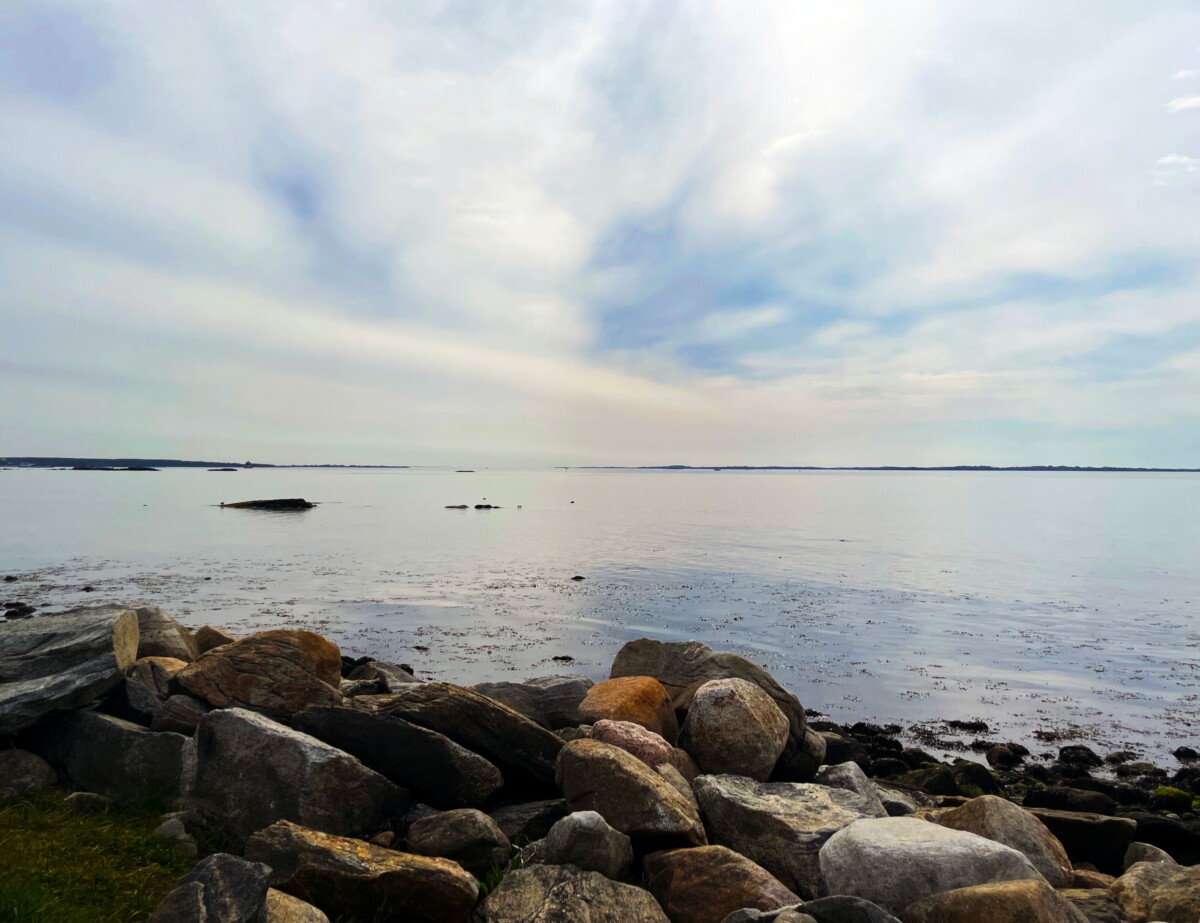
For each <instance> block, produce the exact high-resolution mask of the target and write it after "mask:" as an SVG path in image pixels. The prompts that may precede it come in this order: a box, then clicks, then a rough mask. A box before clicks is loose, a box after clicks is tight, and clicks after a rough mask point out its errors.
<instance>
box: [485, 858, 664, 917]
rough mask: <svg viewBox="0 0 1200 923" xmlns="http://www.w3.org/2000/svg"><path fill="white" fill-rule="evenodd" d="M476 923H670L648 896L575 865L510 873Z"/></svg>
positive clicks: (644, 892)
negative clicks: (543, 922) (569, 922)
mask: <svg viewBox="0 0 1200 923" xmlns="http://www.w3.org/2000/svg"><path fill="white" fill-rule="evenodd" d="M472 919H473V921H474V923H542V921H545V923H559V921H562V923H567V921H572V923H574V921H579V923H670V921H669V920H668V919H667V916H666V915H665V914H664V913H663V912H662V910H661V909H660V908H659V906H658V902H657V901H655V900H654V898H653V897H652V896H651V895H650V893H649V892H648V891H643V890H642V889H641V888H635V887H634V886H633V885H627V884H620V883H618V882H615V881H611V880H609V879H608V878H605V877H604V876H603V875H601V874H599V873H598V872H584V871H581V870H580V869H577V868H574V867H573V866H570V865H540V864H538V865H529V866H526V867H525V868H521V869H517V870H516V871H513V872H509V873H508V874H507V875H505V876H504V880H503V881H501V882H500V886H499V887H498V888H496V890H495V891H493V892H492V893H491V894H489V895H488V896H487V898H486V899H485V900H484V901H483V902H482V903H481V904H480V905H479V909H478V910H477V911H476V912H475V916H474V917H473V918H472Z"/></svg>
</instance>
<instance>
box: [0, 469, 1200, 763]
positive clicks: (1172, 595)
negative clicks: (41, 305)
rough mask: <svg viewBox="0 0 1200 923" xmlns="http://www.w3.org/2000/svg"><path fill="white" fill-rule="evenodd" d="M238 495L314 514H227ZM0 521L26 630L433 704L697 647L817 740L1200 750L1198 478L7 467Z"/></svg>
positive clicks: (0, 490)
mask: <svg viewBox="0 0 1200 923" xmlns="http://www.w3.org/2000/svg"><path fill="white" fill-rule="evenodd" d="M257 497H305V498H306V499H308V500H311V501H315V502H317V504H318V505H317V507H316V508H314V509H312V510H307V511H303V512H298V513H260V512H256V511H246V510H233V509H221V508H220V506H219V504H220V503H221V502H234V501H239V500H247V499H252V498H257ZM480 502H488V503H494V504H498V505H500V506H502V507H503V508H502V509H498V510H483V511H476V510H475V509H473V506H474V504H476V503H480ZM457 504H468V505H469V506H470V507H472V508H469V509H466V510H447V509H444V507H445V506H447V505H457ZM0 510H2V511H3V516H2V519H3V522H4V528H3V530H0V569H2V570H3V571H4V572H5V573H7V574H12V575H15V576H17V577H18V578H19V579H18V580H17V581H14V582H12V583H8V584H4V585H3V593H2V594H0V595H2V596H3V599H4V600H5V601H21V602H26V603H28V604H31V605H33V606H35V607H37V609H38V610H45V609H53V608H58V607H65V606H70V605H76V604H81V603H84V602H87V601H89V600H92V599H105V600H109V599H122V598H140V599H145V600H147V601H149V602H151V603H153V604H155V605H159V606H162V607H163V608H165V609H166V610H168V611H170V612H172V613H173V614H176V615H178V616H179V617H180V618H182V619H183V620H184V621H186V622H188V623H195V624H203V623H208V624H213V625H220V626H226V627H228V628H229V629H230V630H231V631H233V632H234V633H236V634H239V635H243V634H246V633H249V632H252V631H258V630H263V629H267V628H275V627H298V628H309V629H312V630H315V631H318V632H320V633H321V634H323V635H325V636H327V637H330V638H331V639H333V640H335V641H336V642H337V643H338V644H339V646H341V648H342V649H343V651H344V652H345V653H347V654H351V655H354V654H366V653H370V654H372V655H375V656H380V657H386V658H388V659H392V660H396V661H401V662H405V663H409V664H411V665H412V666H413V668H414V669H415V670H416V672H417V673H418V675H420V676H424V677H430V678H446V679H451V680H452V681H455V682H481V681H487V680H502V679H520V678H524V677H527V676H532V675H538V674H545V673H552V672H558V671H559V670H560V668H561V667H562V661H561V660H560V661H555V659H554V658H556V657H558V658H567V657H569V658H573V660H574V663H573V664H572V665H571V666H570V668H569V669H570V672H574V673H582V674H584V675H588V676H590V677H592V678H593V679H601V678H603V677H604V676H606V675H607V670H608V666H609V664H610V663H611V661H612V658H613V655H614V653H615V652H616V650H617V649H618V648H619V647H620V645H621V644H623V643H624V642H626V641H628V640H631V639H634V638H637V637H643V636H645V637H653V638H660V639H664V640H670V639H687V638H695V639H698V640H701V641H704V642H705V643H707V644H709V645H710V646H712V647H713V648H715V649H720V650H730V651H736V652H738V653H741V654H743V655H745V656H747V657H748V658H750V659H751V660H753V661H754V662H755V663H759V664H762V665H763V666H765V667H766V668H767V669H769V670H770V671H771V673H772V674H773V675H775V676H776V677H777V678H778V679H779V680H780V681H781V682H782V683H784V684H785V685H786V686H787V687H788V688H789V689H791V690H793V691H794V692H795V693H796V694H797V695H798V696H799V697H800V699H801V701H803V702H804V704H805V706H806V707H808V708H810V709H813V710H816V711H821V712H823V713H825V714H828V715H829V716H830V717H831V718H833V719H834V720H838V721H855V720H873V721H877V722H884V723H886V722H893V721H894V722H898V723H901V724H903V725H905V726H908V725H912V724H914V723H929V724H930V726H931V727H933V728H934V730H935V733H936V734H937V735H938V736H939V738H941V739H945V740H949V739H952V738H954V736H955V735H953V734H951V733H949V731H948V729H946V728H944V727H942V726H941V725H940V724H939V723H938V722H940V721H941V720H942V719H962V718H978V719H982V720H983V721H984V722H986V723H987V725H988V727H989V732H988V736H991V737H993V738H997V739H1006V740H1023V741H1027V742H1031V743H1032V742H1035V741H1036V740H1037V736H1036V735H1038V734H1039V733H1041V734H1042V735H1045V734H1046V733H1049V732H1057V733H1059V734H1061V735H1063V736H1064V739H1079V740H1083V741H1086V742H1089V743H1091V744H1093V745H1095V746H1096V747H1097V748H1098V749H1104V748H1108V749H1117V748H1120V747H1132V748H1134V749H1136V750H1138V751H1139V752H1141V753H1144V754H1145V755H1146V756H1147V757H1149V758H1151V759H1162V760H1164V761H1167V762H1169V759H1170V758H1169V756H1167V754H1169V752H1170V751H1171V750H1173V749H1174V748H1175V747H1176V746H1178V745H1180V744H1194V743H1195V741H1196V739H1197V737H1200V476H1197V475H1191V474H1113V473H1105V474H1101V473H1080V474H1068V473H1028V472H1023V473H1007V472H1006V473H1000V472H986V473H972V472H938V473H923V472H902V473H901V472H897V473H864V472H853V473H850V472H844V473H843V472H728V471H723V472H711V471H685V472H680V471H652V472H638V471H574V470H573V471H511V472H509V471H503V472H502V471H487V470H483V469H476V470H475V471H474V472H471V473H456V472H454V471H449V470H422V469H410V470H402V471H400V470H393V471H373V470H361V469H356V470H308V469H294V470H270V469H251V470H242V471H237V472H236V473H221V474H217V473H210V472H206V471H201V470H165V471H161V472H154V473H137V474H128V475H127V474H121V475H114V474H113V473H112V472H73V471H31V470H9V471H4V472H0ZM577 575H578V576H583V577H584V578H585V579H584V580H582V581H574V580H572V579H571V578H572V577H574V576H577ZM86 587H91V590H90V591H89V590H85V588H86ZM959 736H960V737H961V741H962V742H963V743H968V742H969V741H970V739H971V737H972V736H973V735H971V734H970V733H967V734H965V735H959Z"/></svg>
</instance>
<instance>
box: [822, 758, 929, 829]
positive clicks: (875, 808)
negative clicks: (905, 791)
mask: <svg viewBox="0 0 1200 923" xmlns="http://www.w3.org/2000/svg"><path fill="white" fill-rule="evenodd" d="M813 782H815V783H816V784H817V785H828V786H829V787H830V788H844V789H846V791H848V792H854V793H855V794H857V795H862V796H863V798H865V799H866V800H867V802H868V803H869V804H870V805H871V816H872V817H885V816H887V815H888V814H889V813H890V812H889V811H888V810H887V808H886V807H885V806H884V804H883V799H882V798H880V797H879V789H878V788H876V786H875V783H874V782H872V781H871V780H870V779H868V778H867V774H866V773H865V772H863V771H862V767H861V766H859V765H858V763H854V762H846V763H838V764H837V765H834V766H822V767H821V768H820V769H819V770H817V774H816V776H815V777H814V778H813ZM914 810H915V808H914ZM906 813H911V812H906Z"/></svg>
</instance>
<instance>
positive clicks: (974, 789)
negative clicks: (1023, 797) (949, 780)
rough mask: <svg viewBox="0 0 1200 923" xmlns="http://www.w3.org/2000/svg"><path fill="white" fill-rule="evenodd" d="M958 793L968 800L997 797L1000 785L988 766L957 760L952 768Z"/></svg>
mask: <svg viewBox="0 0 1200 923" xmlns="http://www.w3.org/2000/svg"><path fill="white" fill-rule="evenodd" d="M950 772H951V773H953V775H954V782H955V784H956V785H957V786H958V793H959V794H960V795H965V796H966V797H968V798H978V797H979V796H980V795H995V794H996V793H997V792H999V791H1000V783H999V782H997V781H996V777H995V776H993V775H992V774H991V773H990V772H989V771H988V768H987V767H986V766H981V765H980V764H979V763H973V762H971V761H970V760H955V762H954V765H953V766H951V767H950Z"/></svg>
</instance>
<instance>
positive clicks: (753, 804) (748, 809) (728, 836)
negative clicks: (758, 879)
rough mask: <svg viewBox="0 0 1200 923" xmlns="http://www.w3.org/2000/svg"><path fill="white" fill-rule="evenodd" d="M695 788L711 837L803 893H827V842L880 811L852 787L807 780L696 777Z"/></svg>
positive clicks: (806, 895)
mask: <svg viewBox="0 0 1200 923" xmlns="http://www.w3.org/2000/svg"><path fill="white" fill-rule="evenodd" d="M695 791H696V798H697V799H698V800H699V802H700V810H701V813H702V815H703V817H704V819H705V822H706V824H707V827H708V829H709V831H710V832H711V833H712V837H713V841H714V842H716V843H718V844H720V845H722V846H728V847H730V848H731V849H734V850H736V851H737V852H739V853H741V854H742V855H743V856H746V857H747V858H748V859H751V860H752V861H754V862H757V863H758V864H759V865H761V866H762V867H763V868H765V869H766V870H767V871H768V872H770V873H771V874H772V875H774V876H775V877H776V878H778V879H779V880H780V881H781V882H783V884H784V885H785V886H786V887H788V888H790V889H791V890H792V891H795V892H796V893H797V894H799V895H800V896H802V897H806V898H814V897H819V896H820V895H822V894H824V893H826V892H825V890H824V884H823V879H822V876H821V868H820V862H819V859H818V856H819V853H820V850H821V847H822V846H823V845H824V844H825V842H826V841H827V840H828V839H829V838H830V837H831V836H833V834H834V833H836V832H837V831H838V830H841V829H842V828H843V827H846V826H847V825H848V824H851V823H853V822H855V821H858V820H862V819H863V818H869V817H877V816H882V814H883V811H882V810H881V808H880V807H879V806H878V805H877V804H876V803H874V802H872V801H870V800H868V799H867V798H864V797H863V796H862V795H859V794H858V793H856V792H852V791H849V790H847V789H842V788H829V787H827V786H824V785H816V784H813V783H806V782H755V781H753V780H752V779H748V778H745V777H743V776H732V775H723V776H700V777H699V778H698V779H696V782H695Z"/></svg>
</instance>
